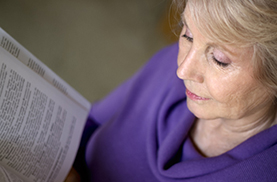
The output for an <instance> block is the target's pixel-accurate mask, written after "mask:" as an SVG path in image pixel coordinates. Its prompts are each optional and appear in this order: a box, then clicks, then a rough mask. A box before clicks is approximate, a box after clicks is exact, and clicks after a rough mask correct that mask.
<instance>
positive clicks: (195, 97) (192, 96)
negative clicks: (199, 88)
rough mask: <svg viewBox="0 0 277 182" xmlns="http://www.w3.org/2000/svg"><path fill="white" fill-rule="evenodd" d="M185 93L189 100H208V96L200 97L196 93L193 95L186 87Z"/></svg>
mask: <svg viewBox="0 0 277 182" xmlns="http://www.w3.org/2000/svg"><path fill="white" fill-rule="evenodd" d="M186 94H187V96H188V97H189V98H190V99H191V100H210V99H208V98H204V97H200V96H198V95H195V94H194V93H192V92H191V91H189V90H188V89H186Z"/></svg>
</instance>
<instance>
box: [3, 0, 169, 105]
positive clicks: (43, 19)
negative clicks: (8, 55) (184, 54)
mask: <svg viewBox="0 0 277 182" xmlns="http://www.w3.org/2000/svg"><path fill="white" fill-rule="evenodd" d="M170 3H171V2H170V1H169V0H45V1H41V0H1V1H0V26H1V27H2V28H3V29H4V30H5V31H7V32H8V33H9V34H10V35H11V36H13V37H14V38H15V39H16V40H17V41H19V43H21V44H22V45H23V46H25V47H26V48H27V49H28V50H30V51H31V52H32V53H33V54H34V55H35V56H36V57H38V58H39V59H40V60H41V61H43V62H44V63H45V64H46V65H48V66H49V67H50V68H51V69H52V70H53V71H54V72H56V73H57V74H58V75H59V76H61V77H62V78H63V79H64V80H65V81H67V82H68V83H69V84H70V85H72V86H73V87H74V88H75V89H76V90H77V91H79V92H80V93H81V94H82V95H84V96H85V97H86V98H87V99H88V100H90V101H91V102H93V101H95V100H97V99H100V98H102V97H103V96H105V95H106V94H107V93H109V92H110V91H111V90H112V89H113V88H115V87H116V86H117V85H118V84H120V83H121V82H123V81H124V80H126V79H127V78H128V77H129V76H131V75H132V74H133V73H134V72H135V71H136V70H137V69H139V67H141V66H142V65H143V64H144V63H145V62H146V61H147V60H148V59H149V58H150V57H151V56H152V55H153V54H154V53H155V52H156V51H157V50H159V49H160V48H162V47H164V46H165V45H168V44H169V43H170V41H169V39H170V38H171V37H172V36H173V35H172V34H171V33H168V32H166V33H164V32H165V30H166V29H168V27H166V26H167V20H166V17H167V11H168V8H169V5H170ZM166 31H167V30H166Z"/></svg>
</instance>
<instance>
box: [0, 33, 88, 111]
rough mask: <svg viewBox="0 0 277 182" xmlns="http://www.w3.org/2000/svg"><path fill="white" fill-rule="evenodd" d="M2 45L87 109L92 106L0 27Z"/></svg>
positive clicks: (0, 43)
mask: <svg viewBox="0 0 277 182" xmlns="http://www.w3.org/2000/svg"><path fill="white" fill-rule="evenodd" d="M0 46H1V47H3V48H4V49H6V50H7V51H8V52H10V54H11V55H13V56H14V57H16V58H17V59H18V60H19V61H21V62H22V63H23V64H25V65H27V66H28V67H29V68H31V69H32V70H33V71H34V72H36V73H37V74H38V75H40V76H41V77H43V78H44V79H45V80H47V81H48V82H49V83H50V84H52V85H53V86H55V87H56V88H57V89H59V90H60V91H61V92H63V93H64V94H65V95H67V96H68V97H70V98H71V99H73V100H74V101H75V102H77V103H78V104H80V105H81V106H82V107H85V108H86V109H89V108H90V102H89V101H87V100H86V99H85V98H84V97H83V96H82V95H81V94H79V93H78V92H77V91H76V90H75V89H73V88H72V87H71V86H70V85H68V84H67V83H66V82H65V81H64V80H62V79H61V78H60V77H59V76H57V75H56V73H54V72H53V71H52V70H51V69H49V68H48V67H47V66H46V65H45V64H43V63H42V62H41V61H40V60H39V59H38V58H36V57H35V56H34V55H33V54H31V53H30V52H29V51H28V50H27V49H25V48H24V47H23V46H22V45H21V44H19V43H18V42H17V41H16V40H15V39H13V38H12V37H11V36H10V35H9V34H8V33H6V32H5V31H4V30H3V29H1V28H0Z"/></svg>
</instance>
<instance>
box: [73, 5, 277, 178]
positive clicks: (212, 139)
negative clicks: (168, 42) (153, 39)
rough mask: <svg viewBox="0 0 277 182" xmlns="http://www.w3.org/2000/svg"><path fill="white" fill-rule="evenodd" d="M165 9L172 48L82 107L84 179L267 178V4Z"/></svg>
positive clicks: (275, 19) (272, 146)
mask: <svg viewBox="0 0 277 182" xmlns="http://www.w3.org/2000/svg"><path fill="white" fill-rule="evenodd" d="M175 3H177V4H178V7H180V8H183V9H182V12H183V13H182V14H181V17H182V23H183V27H182V31H181V34H180V39H179V45H177V44H175V45H172V46H170V47H167V48H165V49H163V50H162V51H160V52H159V53H158V54H156V55H155V56H154V57H153V58H152V59H151V60H150V62H149V63H148V64H147V65H146V66H145V67H144V68H142V69H141V70H140V71H139V72H138V73H137V74H136V75H135V76H134V77H132V78H131V79H130V80H128V81H127V82H125V83H124V84H123V85H121V86H120V87H119V88H118V89H116V90H115V91H114V92H113V93H111V94H110V95H109V96H108V97H107V98H105V99H104V100H103V101H101V102H99V103H96V104H95V105H94V106H93V107H92V110H91V112H90V116H89V120H88V123H87V127H86V130H85V132H84V136H87V134H88V133H90V132H91V131H90V130H92V129H91V128H93V127H92V126H93V125H94V124H93V123H97V124H98V125H101V127H99V128H98V129H97V130H96V132H95V133H94V134H93V135H92V137H90V138H89V137H87V138H89V140H88V141H87V143H86V142H85V143H84V144H83V145H84V146H86V154H85V155H86V156H85V157H86V163H87V165H88V170H89V175H90V177H91V181H121V182H122V181H132V182H134V181H140V182H141V181H151V182H155V181H166V182H167V181H188V182H190V181H191V182H194V181H232V182H234V181H251V182H253V181H254V182H255V181H277V126H276V122H277V121H276V114H275V113H276V103H275V100H276V91H277V34H276V32H277V1H276V0H244V1H242V0H233V1H227V0H188V1H187V3H186V5H185V1H182V0H177V1H176V2H175ZM175 60H177V62H178V65H176V63H175ZM176 70H177V75H178V77H179V78H177V76H176V74H175V73H176ZM77 168H78V167H77ZM79 171H80V170H79Z"/></svg>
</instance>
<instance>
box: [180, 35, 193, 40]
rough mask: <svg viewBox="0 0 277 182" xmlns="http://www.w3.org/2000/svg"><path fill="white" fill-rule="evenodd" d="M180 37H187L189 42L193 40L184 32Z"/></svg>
mask: <svg viewBox="0 0 277 182" xmlns="http://www.w3.org/2000/svg"><path fill="white" fill-rule="evenodd" d="M182 37H184V38H185V39H187V40H188V41H189V42H193V38H192V37H189V36H187V35H186V34H184V35H183V36H182Z"/></svg>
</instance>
